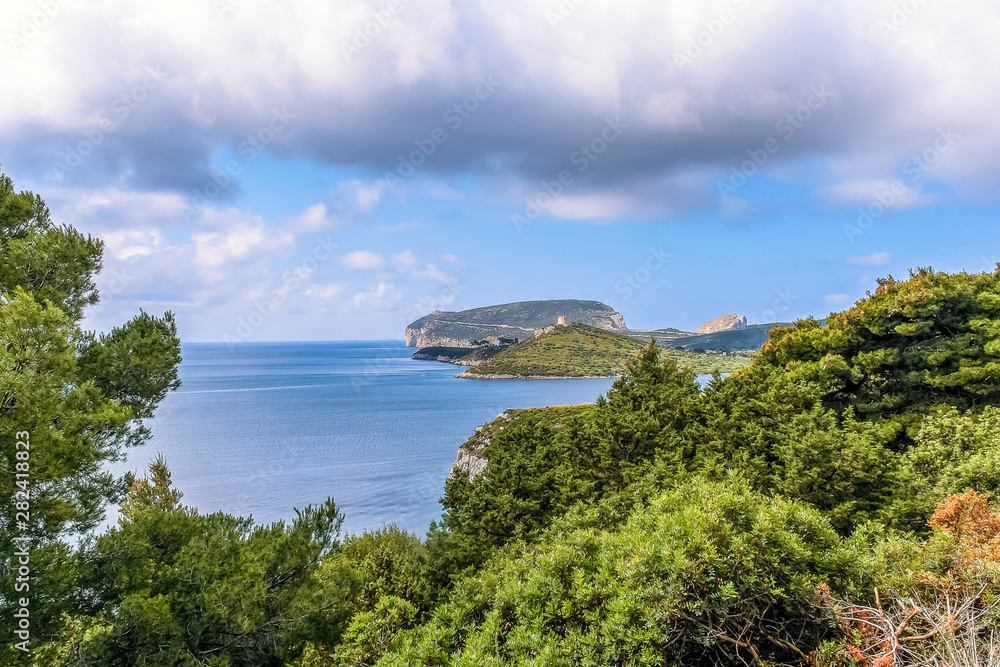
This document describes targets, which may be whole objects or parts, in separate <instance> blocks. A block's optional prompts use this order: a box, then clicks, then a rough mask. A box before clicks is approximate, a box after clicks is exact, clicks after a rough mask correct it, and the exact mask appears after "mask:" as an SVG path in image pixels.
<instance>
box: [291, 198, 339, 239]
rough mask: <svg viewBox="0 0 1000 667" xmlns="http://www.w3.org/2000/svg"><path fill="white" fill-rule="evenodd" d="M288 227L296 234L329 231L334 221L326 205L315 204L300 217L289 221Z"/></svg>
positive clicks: (297, 216)
mask: <svg viewBox="0 0 1000 667" xmlns="http://www.w3.org/2000/svg"><path fill="white" fill-rule="evenodd" d="M285 224H286V226H287V227H288V228H289V229H290V230H292V231H294V232H315V231H320V230H323V229H329V228H330V227H332V226H333V224H334V220H333V219H332V218H331V217H330V216H329V215H328V214H327V208H326V204H323V203H319V204H313V205H312V206H310V207H309V208H307V209H306V210H305V211H303V212H302V213H300V214H299V215H296V216H293V217H291V218H289V219H288V220H287V222H286V223H285Z"/></svg>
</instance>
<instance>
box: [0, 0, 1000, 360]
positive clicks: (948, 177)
mask: <svg viewBox="0 0 1000 667" xmlns="http://www.w3.org/2000/svg"><path fill="white" fill-rule="evenodd" d="M4 8H5V11H4V13H3V18H2V19H0V24H2V31H0V32H2V36H3V42H4V43H3V44H0V71H2V73H3V82H4V88H5V94H4V95H3V97H2V98H0V166H2V169H3V171H4V172H5V173H7V174H8V175H9V176H10V177H11V178H13V179H14V182H15V186H16V187H18V188H19V189H26V190H30V191H33V192H35V193H37V194H39V195H41V196H42V197H43V198H44V199H45V200H46V201H47V202H48V204H49V206H50V208H51V210H52V215H53V218H54V220H56V221H57V222H60V223H67V224H72V225H74V226H75V227H77V228H78V229H80V230H82V231H84V232H86V233H90V234H93V235H95V236H99V237H101V238H102V239H103V240H104V241H105V244H106V246H105V260H104V269H103V271H102V273H101V275H100V276H99V278H98V285H99V287H100V289H101V294H102V301H101V303H100V304H99V305H97V306H95V307H93V308H91V309H90V310H89V311H88V314H87V319H86V321H85V326H87V327H88V328H91V329H97V330H108V329H110V328H111V327H113V326H115V325H117V324H120V323H122V322H124V321H125V320H127V319H128V318H130V317H132V316H133V315H134V314H135V313H137V312H138V311H139V309H144V310H146V311H148V312H153V313H157V314H159V313H162V312H164V311H166V310H170V311H173V312H174V313H175V315H176V317H177V322H178V327H179V330H180V334H181V338H182V340H185V341H189V342H193V341H235V340H239V341H273V340H339V339H393V338H395V339H400V338H401V337H402V334H403V329H404V327H405V326H406V325H407V324H408V323H409V322H410V321H412V320H414V319H416V318H418V317H420V316H422V315H424V314H426V313H428V312H431V311H433V310H461V309H464V308H471V307H476V306H484V305H490V304H495V303H505V302H510V301H520V300H529V299H549V298H578V299H594V300H599V301H602V302H604V303H606V304H608V305H610V306H613V307H614V308H615V309H617V310H618V311H620V312H621V313H623V314H624V316H625V320H626V322H627V323H628V325H629V326H630V327H633V328H658V327H666V326H672V327H677V328H680V329H686V330H693V329H694V328H695V327H697V326H698V325H700V324H701V323H703V322H705V321H707V320H711V319H714V318H716V317H719V316H721V315H724V314H726V313H730V312H735V313H738V314H744V315H746V316H747V318H748V320H749V321H750V322H752V323H763V322H772V321H790V320H794V319H796V318H802V317H808V316H813V317H825V316H826V315H827V314H828V313H830V312H833V311H838V310H842V309H844V308H847V307H850V305H851V304H852V303H853V302H855V301H856V300H857V299H859V298H863V297H864V296H865V294H866V292H867V291H869V290H874V288H875V286H876V285H877V282H876V281H877V279H878V278H879V277H880V276H886V275H890V274H891V275H894V276H896V277H905V276H906V275H907V271H908V270H909V269H911V268H916V267H924V266H932V267H934V268H935V269H938V270H944V271H949V272H951V271H962V270H966V271H970V272H980V271H985V270H993V268H994V266H995V265H996V263H997V262H998V261H1000V245H998V241H1000V231H998V228H997V225H996V224H995V222H996V213H997V211H998V208H997V206H998V203H1000V194H998V193H1000V188H998V187H997V186H998V181H1000V169H998V168H997V167H998V162H1000V113H998V112H997V111H998V109H1000V86H997V85H996V83H995V81H994V78H995V76H994V75H995V73H996V72H998V71H1000V49H998V48H997V46H996V44H997V36H998V35H1000V5H997V3H995V2H985V1H982V2H981V1H979V0H960V1H958V2H955V3H933V2H929V1H927V0H905V1H902V0H900V1H893V2H883V1H875V2H872V1H871V0H848V1H838V0H830V1H829V2H823V3H801V2H792V1H790V0H780V1H776V0H720V1H715V0H709V1H704V2H690V0H656V1H655V2H654V1H646V0H630V1H629V2H624V1H623V0H616V1H614V2H612V1H605V0H538V1H534V0H506V1H504V2H498V1H493V2H481V1H478V0H465V1H462V2H447V1H445V0H371V1H369V2H365V1H358V0H353V1H346V0H327V1H324V2H318V1H306V0H287V1H283V2H280V3H279V2H273V1H267V0H172V1H171V2H169V3H167V2H158V1H153V0H128V1H127V2H126V1H125V0H87V1H86V2H84V0H7V2H6V3H5V5H4Z"/></svg>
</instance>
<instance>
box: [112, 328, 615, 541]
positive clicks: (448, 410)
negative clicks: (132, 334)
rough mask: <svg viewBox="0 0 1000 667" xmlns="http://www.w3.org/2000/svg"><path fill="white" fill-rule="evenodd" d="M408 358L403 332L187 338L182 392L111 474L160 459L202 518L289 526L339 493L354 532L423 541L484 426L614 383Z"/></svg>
mask: <svg viewBox="0 0 1000 667" xmlns="http://www.w3.org/2000/svg"><path fill="white" fill-rule="evenodd" d="M413 352H414V348H407V347H405V346H404V345H403V342H402V341H398V340H389V341H339V342H322V343H319V342H317V343H299V342H296V343H249V342H246V343H235V344H231V345H230V344H227V343H187V344H184V345H183V346H182V355H183V362H182V363H181V366H180V378H181V382H182V386H181V387H180V389H178V390H177V391H174V392H172V393H170V394H169V395H168V396H167V397H166V399H164V401H163V403H161V405H160V407H159V409H158V411H157V414H156V417H155V418H154V419H152V420H151V421H150V422H149V425H150V427H151V430H152V437H151V438H150V439H149V441H148V442H147V443H146V444H145V445H143V446H142V447H138V448H134V449H132V450H130V451H129V452H128V457H127V459H126V460H125V461H124V462H120V463H118V464H116V465H115V466H114V471H115V472H118V473H121V472H124V471H125V470H131V471H134V472H136V473H137V474H140V475H141V474H144V473H145V469H146V466H147V465H148V463H149V462H150V461H151V460H152V459H154V458H155V457H156V456H157V455H158V454H162V455H163V457H164V458H165V459H166V462H167V466H168V467H169V469H170V471H171V474H172V479H173V483H174V486H175V487H176V488H178V489H179V490H181V491H182V492H183V494H184V496H183V498H182V500H181V502H182V503H184V504H185V505H189V506H194V507H196V508H197V509H198V510H199V511H200V512H202V513H209V512H216V511H223V512H228V513H231V514H238V515H242V516H252V517H253V519H254V520H255V521H257V522H258V523H270V522H273V521H277V520H279V519H283V520H286V521H290V520H291V519H293V518H294V517H295V510H296V508H300V509H301V508H304V507H306V506H307V505H310V504H316V503H320V502H323V501H324V500H326V499H327V498H328V497H333V498H334V500H335V501H336V503H337V506H338V507H339V508H340V510H341V511H342V512H343V513H344V516H345V520H344V532H345V534H350V533H355V534H356V533H360V532H362V531H365V530H373V529H378V528H381V527H383V526H386V525H389V524H396V525H397V526H399V527H400V528H403V529H404V530H407V531H410V532H413V533H416V534H417V535H418V536H421V537H422V536H423V535H424V534H425V533H426V531H427V529H428V527H429V526H430V523H431V521H434V520H436V519H439V518H440V517H441V512H442V508H441V505H440V504H439V502H438V500H439V498H440V497H441V496H442V495H443V493H444V484H445V479H446V477H447V475H448V472H449V470H450V468H451V464H452V462H453V461H454V460H455V455H456V453H457V450H458V447H459V445H461V444H462V443H463V442H465V441H466V440H467V439H468V438H469V436H471V435H472V433H473V431H474V430H475V428H476V427H477V426H479V425H480V424H483V423H485V422H487V421H490V420H491V419H493V418H494V417H496V416H497V415H498V414H500V413H501V412H503V411H504V410H507V409H508V408H529V407H542V406H549V405H573V404H578V403H592V402H594V401H596V400H597V397H598V396H599V395H601V394H602V393H604V392H606V391H607V390H608V389H610V388H611V382H612V381H611V380H465V379H458V378H456V377H454V375H455V374H456V373H458V372H460V371H462V370H463V368H461V367H458V366H453V365H451V364H445V363H440V362H436V361H421V360H414V359H411V358H410V355H412V354H413ZM108 522H109V523H113V522H114V515H111V516H109V518H108Z"/></svg>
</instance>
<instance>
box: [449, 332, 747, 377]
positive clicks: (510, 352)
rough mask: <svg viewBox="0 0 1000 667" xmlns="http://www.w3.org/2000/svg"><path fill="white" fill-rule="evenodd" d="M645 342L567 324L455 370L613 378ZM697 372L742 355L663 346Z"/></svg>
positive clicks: (734, 362) (729, 365)
mask: <svg viewBox="0 0 1000 667" xmlns="http://www.w3.org/2000/svg"><path fill="white" fill-rule="evenodd" d="M645 346H646V344H645V343H644V342H643V341H641V340H637V339H635V338H631V337H629V336H623V335H621V334H616V333H612V332H610V331H604V330H602V329H596V328H594V327H588V326H586V325H583V324H571V325H568V326H559V327H556V328H555V329H554V330H553V331H551V332H549V333H545V334H542V335H541V336H538V337H537V338H533V339H531V340H529V341H526V342H524V343H519V344H517V345H513V346H511V347H509V348H507V349H506V350H504V351H502V352H500V353H498V354H496V355H495V356H494V357H493V358H492V359H490V360H489V361H487V362H486V363H483V364H480V365H478V366H474V367H472V368H470V369H469V370H467V371H465V372H463V373H460V374H459V375H458V377H464V378H525V377H531V378H544V377H614V376H616V375H617V374H618V373H620V372H621V371H622V369H623V368H624V367H625V362H626V361H628V360H629V359H630V358H631V357H633V356H634V355H635V354H637V353H638V352H639V350H641V349H642V348H644V347H645ZM663 354H665V355H667V356H670V357H673V358H676V359H677V360H678V362H679V363H680V364H681V365H682V366H685V367H688V368H691V369H692V370H693V371H695V372H696V373H698V374H707V373H711V372H712V371H713V370H716V369H718V370H719V371H720V372H724V373H725V372H731V371H733V370H736V369H737V368H739V367H741V366H743V365H744V364H746V363H747V362H748V361H749V359H748V358H747V357H745V356H722V355H709V354H704V353H696V352H688V351H683V350H664V352H663Z"/></svg>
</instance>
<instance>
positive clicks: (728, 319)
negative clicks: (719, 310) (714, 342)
mask: <svg viewBox="0 0 1000 667" xmlns="http://www.w3.org/2000/svg"><path fill="white" fill-rule="evenodd" d="M746 326H747V316H746V315H737V314H736V313H729V314H728V315H723V316H722V317H718V318H716V319H714V320H712V321H711V322H705V323H704V324H702V325H701V326H700V327H698V328H697V329H695V330H694V332H695V333H696V334H710V333H718V332H720V331H730V330H731V329H745V328H746Z"/></svg>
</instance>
